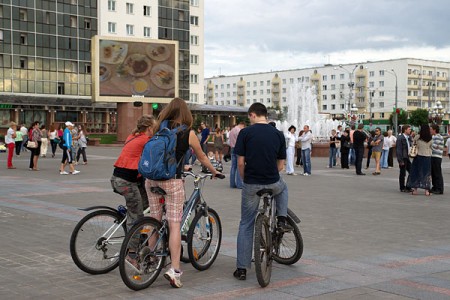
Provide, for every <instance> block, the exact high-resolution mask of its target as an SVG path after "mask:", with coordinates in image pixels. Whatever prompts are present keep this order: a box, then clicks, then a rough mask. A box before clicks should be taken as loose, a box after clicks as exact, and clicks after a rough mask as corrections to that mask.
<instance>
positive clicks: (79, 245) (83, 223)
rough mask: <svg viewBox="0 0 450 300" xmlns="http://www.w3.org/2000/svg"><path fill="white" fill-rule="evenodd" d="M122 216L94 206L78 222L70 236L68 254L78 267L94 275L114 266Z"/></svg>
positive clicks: (120, 233)
mask: <svg viewBox="0 0 450 300" xmlns="http://www.w3.org/2000/svg"><path fill="white" fill-rule="evenodd" d="M122 219H123V217H122V216H121V215H120V214H119V213H117V212H114V211H111V210H97V211H93V212H91V213H89V214H88V215H86V216H85V217H84V218H82V219H81V220H80V222H78V224H77V225H76V226H75V228H74V230H73V232H72V235H71V236H70V255H71V256H72V259H73V262H74V263H75V264H76V265H77V266H78V268H80V269H81V270H83V271H84V272H86V273H89V274H93V275H96V274H105V273H108V272H109V271H111V270H114V269H115V268H116V267H117V265H118V264H119V252H120V246H121V245H122V241H123V239H124V237H125V234H126V225H125V222H124V223H123V224H122V226H120V225H119V223H120V222H121V221H122ZM111 234H112V235H111ZM110 235H111V237H110V238H109V239H108V237H109V236H110Z"/></svg>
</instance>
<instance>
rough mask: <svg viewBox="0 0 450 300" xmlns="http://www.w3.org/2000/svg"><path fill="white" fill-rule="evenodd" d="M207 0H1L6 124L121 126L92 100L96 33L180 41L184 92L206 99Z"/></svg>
mask: <svg viewBox="0 0 450 300" xmlns="http://www.w3.org/2000/svg"><path fill="white" fill-rule="evenodd" d="M203 2H204V1H203V0H177V1H173V0H158V1H148V0H126V1H121V0H102V1H97V0H40V1H34V0H33V1H31V0H22V1H17V0H0V129H1V128H3V129H4V128H5V127H6V126H7V124H9V122H10V121H11V120H14V121H16V122H18V123H24V124H30V123H31V122H33V121H35V120H37V121H40V122H42V123H43V124H46V125H50V124H53V123H61V122H65V121H67V120H71V121H73V122H76V123H84V124H86V126H87V128H88V130H89V131H90V132H115V130H116V125H117V111H116V107H115V105H114V104H106V103H98V102H96V103H93V102H92V98H91V95H92V68H91V38H92V37H93V36H94V35H101V36H115V37H128V38H130V37H136V38H149V39H167V40H177V41H179V67H180V70H179V96H180V97H182V98H183V99H186V100H188V101H189V102H192V103H203V82H204V76H203V62H204V58H203V56H204V53H203V48H204V47H203V45H204V44H203V31H204V30H203V28H204V22H203V9H204V6H203V5H204V4H203Z"/></svg>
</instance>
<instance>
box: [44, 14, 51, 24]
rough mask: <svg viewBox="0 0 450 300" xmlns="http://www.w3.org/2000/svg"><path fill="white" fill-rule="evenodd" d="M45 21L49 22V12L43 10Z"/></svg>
mask: <svg viewBox="0 0 450 300" xmlns="http://www.w3.org/2000/svg"><path fill="white" fill-rule="evenodd" d="M45 23H46V24H50V13H49V12H45Z"/></svg>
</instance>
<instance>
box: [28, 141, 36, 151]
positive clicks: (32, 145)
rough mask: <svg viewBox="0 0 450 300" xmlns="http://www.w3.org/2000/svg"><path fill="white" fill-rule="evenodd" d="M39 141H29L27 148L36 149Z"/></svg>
mask: <svg viewBox="0 0 450 300" xmlns="http://www.w3.org/2000/svg"><path fill="white" fill-rule="evenodd" d="M37 146H38V145H37V143H36V142H33V141H28V143H27V148H32V149H34V148H37Z"/></svg>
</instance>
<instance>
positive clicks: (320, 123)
mask: <svg viewBox="0 0 450 300" xmlns="http://www.w3.org/2000/svg"><path fill="white" fill-rule="evenodd" d="M275 123H276V124H277V128H278V129H279V130H281V131H282V132H287V130H288V128H289V126H291V125H294V126H295V127H296V128H297V132H299V131H300V130H302V129H303V126H304V125H308V126H309V128H310V129H311V132H312V134H313V136H314V142H325V141H328V137H329V136H330V133H331V130H332V129H336V128H337V127H338V125H343V127H344V128H345V123H343V122H340V121H337V120H334V121H333V120H332V119H331V118H330V117H329V114H321V113H319V109H318V105H317V94H316V91H315V87H310V86H309V85H304V84H295V85H293V86H291V87H290V88H289V91H288V95H287V116H286V120H285V121H282V122H280V121H276V122H275Z"/></svg>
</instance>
